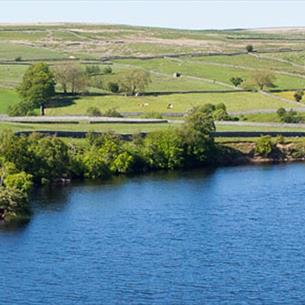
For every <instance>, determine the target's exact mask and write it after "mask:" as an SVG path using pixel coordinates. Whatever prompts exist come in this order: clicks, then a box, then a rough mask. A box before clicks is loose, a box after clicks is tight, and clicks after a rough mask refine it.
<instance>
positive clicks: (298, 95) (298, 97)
mask: <svg viewBox="0 0 305 305" xmlns="http://www.w3.org/2000/svg"><path fill="white" fill-rule="evenodd" d="M303 95H304V91H303V90H298V91H296V92H295V93H294V95H293V97H294V99H295V100H296V101H297V102H300V101H301V100H302V98H303Z"/></svg>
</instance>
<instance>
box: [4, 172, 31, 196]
mask: <svg viewBox="0 0 305 305" xmlns="http://www.w3.org/2000/svg"><path fill="white" fill-rule="evenodd" d="M4 185H5V186H6V187H9V188H16V189H18V190H20V191H22V192H25V193H26V192H28V191H29V190H30V189H31V188H32V185H33V182H32V175H30V174H27V173H25V172H20V173H16V174H11V175H8V176H7V177H5V178H4Z"/></svg>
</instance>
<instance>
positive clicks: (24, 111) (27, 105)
mask: <svg viewBox="0 0 305 305" xmlns="http://www.w3.org/2000/svg"><path fill="white" fill-rule="evenodd" d="M34 109H35V106H34V105H33V103H31V102H27V101H22V102H19V103H18V104H16V105H11V106H9V107H8V112H7V113H8V115H9V116H26V115H32V114H33V111H34Z"/></svg>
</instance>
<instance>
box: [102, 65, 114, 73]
mask: <svg viewBox="0 0 305 305" xmlns="http://www.w3.org/2000/svg"><path fill="white" fill-rule="evenodd" d="M103 73H104V74H111V73H112V68H111V67H110V66H107V67H105V68H104V69H103Z"/></svg>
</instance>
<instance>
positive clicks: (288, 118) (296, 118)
mask: <svg viewBox="0 0 305 305" xmlns="http://www.w3.org/2000/svg"><path fill="white" fill-rule="evenodd" d="M276 113H277V115H278V116H279V117H280V120H281V122H284V123H300V122H302V120H303V118H302V116H300V115H299V114H298V113H297V112H296V111H294V110H292V109H290V110H289V111H286V110H285V109H284V108H279V109H278V110H277V112H276Z"/></svg>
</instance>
